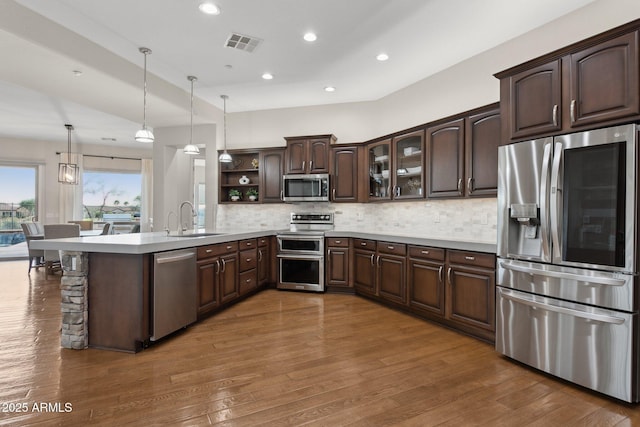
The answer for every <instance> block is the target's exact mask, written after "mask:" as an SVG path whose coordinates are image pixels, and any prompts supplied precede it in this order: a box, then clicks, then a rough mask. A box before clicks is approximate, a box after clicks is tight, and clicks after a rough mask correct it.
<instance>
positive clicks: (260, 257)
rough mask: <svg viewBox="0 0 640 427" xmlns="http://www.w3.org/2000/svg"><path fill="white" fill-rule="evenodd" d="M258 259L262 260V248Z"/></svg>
mask: <svg viewBox="0 0 640 427" xmlns="http://www.w3.org/2000/svg"><path fill="white" fill-rule="evenodd" d="M258 261H262V249H258Z"/></svg>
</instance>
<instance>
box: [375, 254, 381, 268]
mask: <svg viewBox="0 0 640 427" xmlns="http://www.w3.org/2000/svg"><path fill="white" fill-rule="evenodd" d="M376 265H377V266H378V267H380V255H378V256H377V258H376Z"/></svg>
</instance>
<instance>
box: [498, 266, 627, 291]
mask: <svg viewBox="0 0 640 427" xmlns="http://www.w3.org/2000/svg"><path fill="white" fill-rule="evenodd" d="M500 267H502V268H504V269H505V270H511V271H517V272H520V273H528V274H531V275H534V276H546V277H554V278H556V279H568V280H578V281H580V282H589V283H596V284H598V285H607V286H623V285H624V284H625V281H624V280H622V279H613V278H609V277H592V276H585V275H583V274H575V273H566V272H563V271H546V270H540V269H538V268H532V267H526V266H523V265H514V264H510V263H509V264H507V263H506V262H501V263H500Z"/></svg>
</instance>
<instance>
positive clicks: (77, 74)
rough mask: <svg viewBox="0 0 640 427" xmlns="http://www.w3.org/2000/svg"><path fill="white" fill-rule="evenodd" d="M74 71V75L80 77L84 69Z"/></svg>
mask: <svg viewBox="0 0 640 427" xmlns="http://www.w3.org/2000/svg"><path fill="white" fill-rule="evenodd" d="M72 73H73V75H74V76H76V77H79V76H81V75H82V71H80V70H73V71H72Z"/></svg>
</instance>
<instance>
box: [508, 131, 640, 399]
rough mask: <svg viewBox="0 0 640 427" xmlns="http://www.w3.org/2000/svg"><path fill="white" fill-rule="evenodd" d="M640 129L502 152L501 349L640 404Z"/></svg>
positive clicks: (592, 133) (589, 134) (528, 143)
mask: <svg viewBox="0 0 640 427" xmlns="http://www.w3.org/2000/svg"><path fill="white" fill-rule="evenodd" d="M637 140H638V129H637V126H636V125H634V124H629V125H624V126H616V127H610V128H606V129H597V130H592V131H587V132H580V133H573V134H568V135H562V136H557V137H554V138H551V137H549V138H542V139H536V140H532V141H524V142H518V143H514V144H511V145H506V146H502V147H500V148H499V150H498V179H499V182H498V261H497V286H498V287H497V292H496V350H497V351H498V352H500V353H502V354H504V355H506V356H508V357H510V358H513V359H515V360H518V361H520V362H522V363H525V364H527V365H530V366H533V367H535V368H537V369H540V370H542V371H545V372H548V373H550V374H553V375H555V376H558V377H560V378H563V379H566V380H568V381H571V382H574V383H576V384H579V385H581V386H584V387H588V388H590V389H593V390H596V391H599V392H601V393H604V394H607V395H609V396H613V397H615V398H617V399H621V400H624V401H627V402H637V401H638V400H639V397H640V396H639V389H638V387H639V380H638V376H639V372H638V371H639V369H638V368H639V360H638V359H639V357H640V353H639V351H638V350H639V346H640V343H639V341H640V340H639V339H638V330H639V329H638V321H639V320H638V306H639V304H638V295H639V294H638V251H637V245H638V224H637V217H638V210H637V208H638V206H637V199H638V194H637V192H638V186H637V181H638V176H637V173H638V171H637V157H638V155H639V154H640V153H639V152H638V150H637Z"/></svg>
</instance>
